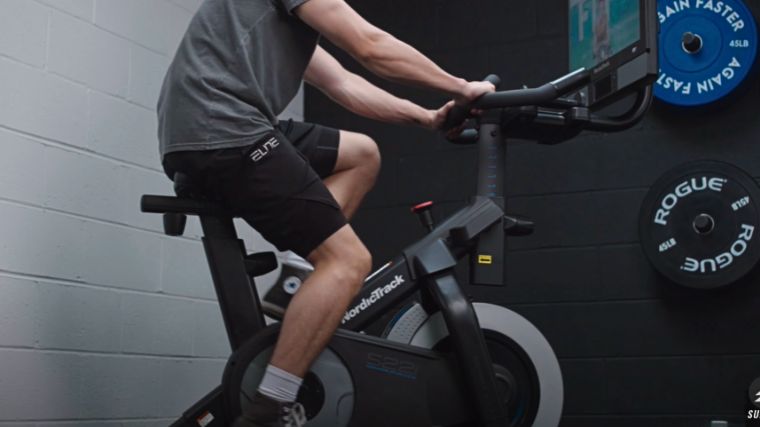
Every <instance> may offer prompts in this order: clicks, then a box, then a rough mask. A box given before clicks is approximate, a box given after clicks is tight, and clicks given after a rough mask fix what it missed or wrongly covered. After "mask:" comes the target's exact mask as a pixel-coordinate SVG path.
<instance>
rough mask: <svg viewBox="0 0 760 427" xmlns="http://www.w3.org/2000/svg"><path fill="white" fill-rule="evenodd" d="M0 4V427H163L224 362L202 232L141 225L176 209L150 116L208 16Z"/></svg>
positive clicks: (108, 4)
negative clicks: (166, 208) (166, 206)
mask: <svg viewBox="0 0 760 427" xmlns="http://www.w3.org/2000/svg"><path fill="white" fill-rule="evenodd" d="M0 3H2V7H0V218H2V221H0V427H21V426H23V427H158V426H166V425H170V424H171V423H172V422H173V420H174V419H176V418H177V417H178V416H179V414H181V413H182V412H183V411H184V410H185V409H186V408H187V407H189V406H190V405H191V404H192V403H194V402H195V401H196V400H197V399H199V398H201V397H203V396H204V395H205V394H206V393H207V392H208V391H210V390H211V389H212V388H214V387H216V386H217V385H218V384H219V383H220V381H221V374H222V371H223V369H224V366H225V363H226V358H227V356H228V355H229V353H230V346H229V343H228V341H227V336H226V331H225V328H224V323H223V321H222V317H221V313H220V310H219V307H218V304H217V303H216V295H215V292H214V288H213V284H212V282H211V275H210V273H209V269H208V266H207V264H206V259H205V255H204V253H203V246H202V244H201V242H200V234H201V230H200V227H199V226H198V221H197V219H195V218H190V220H189V225H188V232H187V233H186V235H185V237H181V238H173V237H168V236H165V235H164V234H163V226H162V218H161V215H155V214H145V213H142V212H140V197H141V196H142V195H143V194H167V195H169V194H172V183H171V181H170V180H169V179H167V177H166V176H165V175H164V173H163V170H162V168H161V164H160V159H159V154H158V141H157V123H156V113H155V105H156V102H157V99H158V95H159V90H160V87H161V84H162V82H163V78H164V74H165V72H166V69H167V67H168V66H169V64H170V62H171V60H172V57H173V54H174V51H175V49H176V47H177V45H178V43H179V41H180V39H181V37H182V36H183V34H184V33H185V30H186V27H187V25H188V23H189V21H190V19H191V18H192V16H193V13H194V12H195V10H196V9H197V8H198V7H199V6H200V4H201V3H202V0H3V1H2V2H0ZM302 103H303V98H302V97H301V96H300V95H299V97H297V99H296V100H295V101H294V103H293V104H291V106H289V107H288V110H287V113H286V114H287V115H288V116H289V117H295V118H297V119H302V117H303V108H302V106H301V105H302ZM238 227H239V230H240V234H241V238H243V239H244V240H245V243H246V246H247V248H248V251H249V252H253V251H261V250H270V249H272V247H271V245H268V244H267V243H266V242H265V241H264V240H263V239H262V238H261V236H260V235H259V234H258V233H256V232H255V231H254V230H253V229H252V228H251V227H250V226H248V225H247V224H243V223H242V221H240V222H238ZM275 275H276V272H275V273H271V274H270V275H268V276H267V277H264V278H261V279H259V280H257V283H258V284H259V285H260V286H261V284H262V283H269V284H271V282H273V281H274V278H275Z"/></svg>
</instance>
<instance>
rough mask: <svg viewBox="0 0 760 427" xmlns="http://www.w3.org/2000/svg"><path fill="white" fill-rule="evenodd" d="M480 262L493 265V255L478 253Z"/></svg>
mask: <svg viewBox="0 0 760 427" xmlns="http://www.w3.org/2000/svg"><path fill="white" fill-rule="evenodd" d="M478 264H485V265H491V264H493V257H492V256H491V255H478Z"/></svg>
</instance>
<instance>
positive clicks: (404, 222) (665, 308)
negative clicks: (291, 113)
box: [306, 0, 760, 427]
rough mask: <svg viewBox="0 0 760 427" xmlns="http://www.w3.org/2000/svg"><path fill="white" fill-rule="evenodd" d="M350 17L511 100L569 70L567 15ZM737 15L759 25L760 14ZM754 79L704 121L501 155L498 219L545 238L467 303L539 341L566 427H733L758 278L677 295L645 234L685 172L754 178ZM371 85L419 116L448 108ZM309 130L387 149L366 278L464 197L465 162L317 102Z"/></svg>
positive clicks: (469, 162) (524, 243) (443, 12)
mask: <svg viewBox="0 0 760 427" xmlns="http://www.w3.org/2000/svg"><path fill="white" fill-rule="evenodd" d="M350 3H351V4H352V5H353V6H354V7H355V8H356V9H357V10H358V11H360V12H361V13H362V14H363V15H364V16H366V17H367V18H368V19H369V20H370V21H372V22H374V23H375V24H377V25H378V26H380V27H381V28H384V29H386V30H388V31H390V32H391V33H393V34H394V35H396V36H398V37H399V38H401V39H402V40H405V41H407V42H409V43H410V44H412V45H414V46H416V47H417V48H418V49H420V50H421V51H423V52H424V53H425V54H427V55H429V56H430V57H431V58H433V59H434V60H435V61H436V62H438V63H439V64H440V65H441V66H443V67H444V68H445V69H447V70H449V71H450V72H452V73H454V74H457V75H460V76H462V77H465V78H468V79H479V78H482V77H484V76H485V75H486V74H488V73H491V72H495V73H497V74H499V75H501V77H502V79H503V81H504V85H503V87H505V88H514V87H517V86H519V85H522V84H527V85H537V84H540V83H543V82H545V81H547V80H550V79H553V78H555V77H557V76H559V75H561V74H563V73H564V72H565V71H566V68H567V65H566V64H567V53H566V43H567V42H566V39H565V32H566V23H565V21H566V12H565V8H566V3H565V1H564V0H528V1H525V0H523V1H520V0H353V1H351V2H350ZM747 3H748V4H749V5H750V6H751V7H752V8H753V10H754V11H755V14H756V16H760V0H748V1H747ZM330 50H331V51H332V52H334V53H335V54H336V56H337V57H338V58H339V59H340V60H341V61H342V62H343V63H344V64H345V65H346V66H347V67H348V68H350V69H352V70H354V71H361V70H360V68H359V67H358V66H357V65H356V63H355V62H353V61H352V60H350V58H347V57H346V55H343V54H341V53H340V52H336V51H335V49H332V48H330ZM361 73H362V74H364V75H367V73H364V72H363V71H362V72H361ZM370 79H371V80H372V81H373V82H379V81H378V79H376V78H374V77H371V76H370ZM754 79H755V81H754V82H753V83H752V84H750V85H749V86H747V87H746V88H745V89H744V92H745V93H744V94H743V95H742V96H741V97H740V98H738V99H736V100H734V101H733V102H732V103H731V104H729V105H726V106H723V107H721V108H720V109H717V110H715V111H712V112H709V113H700V114H696V115H681V114H676V113H673V112H672V111H669V110H667V109H665V108H663V107H662V106H658V105H656V106H655V108H653V109H652V111H651V112H650V113H649V116H648V118H647V119H646V120H645V122H644V123H643V124H641V125H639V126H637V127H636V128H634V129H632V130H630V131H627V132H625V133H621V134H609V135H603V134H584V135H582V136H581V137H579V138H577V139H575V140H574V141H571V142H568V143H565V144H563V145H559V146H539V145H536V144H532V143H526V142H514V143H513V144H511V145H510V148H509V150H510V155H509V161H508V172H507V180H508V181H507V186H508V193H509V198H508V201H507V204H508V210H509V211H510V212H513V213H518V214H523V215H528V216H531V217H533V218H534V219H535V220H536V221H537V224H538V228H537V230H536V232H535V234H534V235H533V236H530V237H524V238H515V239H512V240H511V241H510V244H509V245H510V250H509V252H508V255H507V264H508V283H507V286H506V287H502V288H479V289H470V291H471V293H472V294H473V295H474V296H475V297H476V299H478V300H487V301H490V302H493V303H497V304H502V305H504V306H507V307H509V308H511V309H513V310H515V311H517V312H519V313H521V314H522V315H524V316H526V317H527V318H528V319H529V320H531V321H532V322H533V323H534V324H536V326H538V327H539V329H541V330H542V331H543V333H544V334H545V335H546V337H547V338H548V340H549V341H550V343H551V344H552V346H553V347H554V349H555V351H556V352H557V354H558V356H559V357H560V359H561V365H562V370H563V374H564V379H565V393H566V402H565V418H564V421H563V424H562V425H563V426H566V427H576V426H578V427H580V426H583V427H597V426H599V427H602V426H619V427H628V426H631V427H632V426H637V427H638V426H644V425H646V426H648V427H660V426H662V427H665V426H667V427H680V426H684V427H686V426H688V427H693V426H707V425H708V421H709V420H711V419H726V420H729V421H732V422H737V423H738V422H741V423H743V421H742V420H743V418H744V414H745V411H744V405H745V401H746V387H747V386H748V385H749V383H750V382H751V381H752V380H753V379H754V378H756V377H758V376H760V330H759V329H760V283H758V281H759V280H760V274H758V273H753V274H752V275H751V276H750V277H748V278H747V279H746V280H744V281H742V282H741V283H739V284H737V285H735V286H733V287H731V288H729V289H726V290H724V291H719V292H695V291H691V290H686V289H682V288H679V287H677V286H675V285H672V284H670V283H669V282H667V280H665V279H663V278H661V277H659V276H658V275H657V274H655V272H654V271H653V270H652V268H650V266H649V264H648V262H647V261H646V259H645V258H644V255H643V253H642V251H641V248H640V246H639V243H638V230H637V216H638V212H639V208H640V205H641V202H642V199H643V197H644V195H645V194H646V192H647V190H648V189H649V186H650V185H651V184H652V183H653V182H654V181H655V180H656V179H657V178H658V177H660V176H661V175H662V174H663V173H665V172H666V171H667V170H669V169H671V168H673V167H675V166H676V165H679V164H682V163H685V162H687V161H689V160H694V159H718V160H723V161H727V162H730V163H733V164H735V165H737V166H739V167H741V168H743V169H745V170H746V171H748V172H749V173H751V174H752V175H753V176H755V177H757V178H760V83H758V80H760V78H758V77H757V73H756V74H755V77H754ZM381 85H382V86H383V87H385V88H387V89H389V90H391V91H393V92H394V93H396V94H399V95H401V96H404V97H409V98H410V99H413V100H415V101H417V102H420V103H422V104H423V105H427V106H429V107H433V106H437V105H439V104H441V103H442V102H443V100H444V98H441V97H440V96H437V95H435V94H430V93H425V92H422V91H419V90H413V89H408V88H402V87H400V86H397V85H394V84H387V83H381ZM306 117H307V119H308V120H310V121H314V122H317V123H324V124H327V125H331V126H336V127H340V128H343V129H348V130H354V131H361V132H365V133H367V134H369V135H370V136H372V137H374V138H375V139H376V141H378V143H379V145H380V147H381V150H382V153H383V170H382V173H381V176H380V179H379V182H378V184H377V186H376V188H375V190H373V192H372V193H371V194H370V195H369V197H368V199H367V201H366V203H365V205H364V207H363V209H362V210H361V211H360V212H359V213H358V214H357V216H356V218H355V219H354V221H353V225H354V227H355V229H356V230H357V232H358V233H359V235H360V236H361V237H362V238H363V240H364V241H365V242H366V244H367V245H368V247H369V248H370V250H371V251H372V252H373V254H374V255H375V261H376V264H380V263H382V262H383V261H384V260H386V259H387V258H389V257H391V256H392V255H394V254H395V253H397V252H398V251H399V250H400V249H402V248H403V247H404V246H405V245H406V244H408V243H409V242H411V241H413V240H414V239H416V238H418V237H420V236H421V235H422V234H423V231H422V228H421V227H420V225H419V224H418V222H417V219H416V218H414V217H413V216H412V215H411V214H410V213H409V211H408V208H409V206H410V205H412V204H414V203H416V202H419V201H424V200H435V201H436V202H437V215H438V217H439V218H440V217H442V216H444V215H446V214H448V213H450V212H452V211H454V210H455V209H457V208H459V207H460V206H462V205H463V204H464V201H465V200H466V198H467V197H468V196H469V195H470V194H471V193H472V192H473V190H474V186H475V171H474V166H475V159H476V157H475V152H474V151H473V150H472V149H471V148H461V147H455V146H452V145H450V144H448V143H446V142H445V141H444V140H443V139H442V138H440V137H439V136H437V135H434V134H432V133H429V132H426V131H424V130H418V129H412V128H398V127H393V126H388V125H382V124H376V123H371V122H369V121H366V120H363V119H360V118H357V117H355V116H352V115H350V114H349V113H347V112H345V111H343V110H341V109H340V108H339V107H337V106H335V105H334V104H332V103H331V102H330V101H329V100H327V99H326V98H325V97H324V96H322V95H321V94H320V93H318V92H316V91H314V90H308V91H307V94H306Z"/></svg>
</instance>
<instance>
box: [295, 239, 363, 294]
mask: <svg viewBox="0 0 760 427" xmlns="http://www.w3.org/2000/svg"><path fill="white" fill-rule="evenodd" d="M309 260H310V261H311V262H312V263H313V264H314V267H315V268H316V269H320V270H324V271H325V272H328V273H329V274H330V275H331V276H332V277H333V280H334V281H335V282H337V283H341V284H342V285H343V286H348V287H349V289H352V290H354V291H358V289H359V288H361V285H362V283H363V282H364V279H365V278H366V277H367V275H368V274H369V272H370V270H371V269H372V255H371V254H370V252H369V250H367V247H366V246H364V244H363V243H362V242H361V240H359V237H357V236H356V234H355V233H354V232H353V230H352V229H351V228H350V227H349V226H346V227H345V228H344V229H341V230H340V231H338V232H337V233H335V234H334V235H333V236H332V237H330V238H329V239H328V240H327V241H325V243H323V244H322V246H320V247H319V248H317V250H315V251H314V252H313V253H312V255H311V256H310V259H309Z"/></svg>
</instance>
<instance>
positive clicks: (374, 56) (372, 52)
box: [353, 30, 393, 66]
mask: <svg viewBox="0 0 760 427" xmlns="http://www.w3.org/2000/svg"><path fill="white" fill-rule="evenodd" d="M360 40H361V41H360V42H359V43H358V44H357V46H356V48H355V50H354V55H353V56H354V58H355V59H356V60H357V61H359V62H360V63H361V64H362V65H364V66H372V65H374V64H377V63H378V62H381V61H382V60H383V58H384V57H386V56H387V49H388V48H389V46H388V43H387V42H388V41H389V40H393V36H391V35H390V34H388V33H386V32H385V31H382V30H373V31H371V32H369V33H368V34H366V35H364V36H363V37H362V38H361V39H360Z"/></svg>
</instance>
